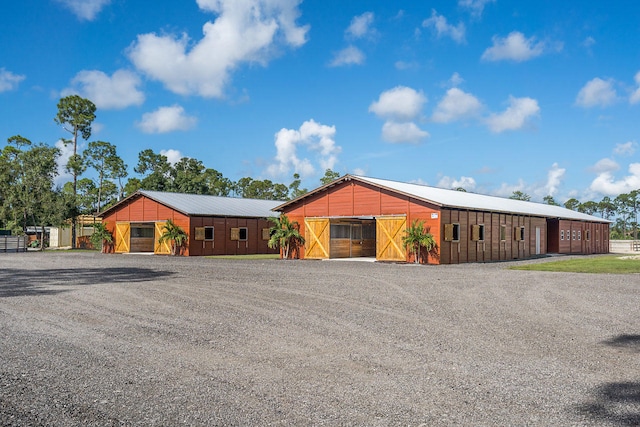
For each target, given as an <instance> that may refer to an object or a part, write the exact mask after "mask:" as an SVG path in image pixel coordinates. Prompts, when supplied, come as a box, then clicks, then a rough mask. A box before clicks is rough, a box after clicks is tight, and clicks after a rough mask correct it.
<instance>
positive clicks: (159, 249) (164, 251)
mask: <svg viewBox="0 0 640 427" xmlns="http://www.w3.org/2000/svg"><path fill="white" fill-rule="evenodd" d="M165 224H166V222H165V221H162V222H156V223H155V231H154V233H153V241H154V243H153V253H154V254H158V255H169V254H170V253H171V246H170V245H171V241H169V240H165V241H164V242H162V243H160V242H159V241H158V240H160V236H162V235H163V234H164V230H163V228H164V225H165Z"/></svg>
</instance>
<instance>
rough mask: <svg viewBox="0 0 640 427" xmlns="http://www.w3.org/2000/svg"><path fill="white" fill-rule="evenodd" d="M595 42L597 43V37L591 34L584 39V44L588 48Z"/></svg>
mask: <svg viewBox="0 0 640 427" xmlns="http://www.w3.org/2000/svg"><path fill="white" fill-rule="evenodd" d="M594 44H596V39H594V38H593V37H591V36H589V37H587V38H586V39H584V40H583V41H582V46H584V47H585V48H587V49H590V48H591V46H593V45H594Z"/></svg>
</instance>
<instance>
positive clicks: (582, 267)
mask: <svg viewBox="0 0 640 427" xmlns="http://www.w3.org/2000/svg"><path fill="white" fill-rule="evenodd" d="M511 269H512V270H532V271H560V272H568V273H609V274H630V273H640V259H620V257H619V256H603V257H593V258H592V257H589V258H575V259H568V260H563V261H551V262H543V263H538V264H528V265H521V266H517V267H511Z"/></svg>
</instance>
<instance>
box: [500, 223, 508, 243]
mask: <svg viewBox="0 0 640 427" xmlns="http://www.w3.org/2000/svg"><path fill="white" fill-rule="evenodd" d="M500 241H501V242H506V241H507V224H500Z"/></svg>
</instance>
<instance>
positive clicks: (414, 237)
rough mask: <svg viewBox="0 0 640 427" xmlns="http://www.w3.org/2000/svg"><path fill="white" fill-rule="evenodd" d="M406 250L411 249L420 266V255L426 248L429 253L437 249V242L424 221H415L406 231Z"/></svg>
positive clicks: (404, 239)
mask: <svg viewBox="0 0 640 427" xmlns="http://www.w3.org/2000/svg"><path fill="white" fill-rule="evenodd" d="M402 242H403V243H404V247H405V249H411V252H412V253H413V257H414V262H415V263H417V264H420V253H421V252H422V249H423V248H424V249H425V250H426V251H427V253H429V252H431V251H432V250H433V249H435V247H436V240H435V239H434V238H433V235H432V234H431V233H429V230H427V229H425V227H424V221H418V220H414V221H413V223H412V224H411V225H410V226H409V227H408V228H407V229H406V230H405V236H404V237H403V238H402Z"/></svg>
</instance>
